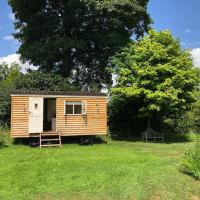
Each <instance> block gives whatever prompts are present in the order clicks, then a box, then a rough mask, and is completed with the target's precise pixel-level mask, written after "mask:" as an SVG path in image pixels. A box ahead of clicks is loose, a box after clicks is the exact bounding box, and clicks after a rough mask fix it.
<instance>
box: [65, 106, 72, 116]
mask: <svg viewBox="0 0 200 200" xmlns="http://www.w3.org/2000/svg"><path fill="white" fill-rule="evenodd" d="M65 112H66V113H65V114H73V105H68V104H66V106H65Z"/></svg>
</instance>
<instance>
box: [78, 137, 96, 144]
mask: <svg viewBox="0 0 200 200" xmlns="http://www.w3.org/2000/svg"><path fill="white" fill-rule="evenodd" d="M93 142H94V137H93V136H84V137H81V145H93Z"/></svg>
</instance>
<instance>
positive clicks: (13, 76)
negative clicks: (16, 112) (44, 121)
mask: <svg viewBox="0 0 200 200" xmlns="http://www.w3.org/2000/svg"><path fill="white" fill-rule="evenodd" d="M75 88H76V89H78V87H76V86H73V85H72V84H70V82H69V80H68V79H66V78H63V77H62V76H60V75H57V74H53V73H43V72H41V71H31V70H30V71H28V72H27V73H26V74H22V73H21V72H20V67H19V66H18V65H17V64H15V63H14V64H12V65H11V67H10V68H9V67H8V66H7V65H6V64H3V65H0V126H6V125H9V123H10V106H11V105H10V104H11V97H10V94H11V93H12V92H13V91H14V90H16V89H29V90H51V91H69V90H75Z"/></svg>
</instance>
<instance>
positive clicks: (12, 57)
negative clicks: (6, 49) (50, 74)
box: [0, 54, 37, 73]
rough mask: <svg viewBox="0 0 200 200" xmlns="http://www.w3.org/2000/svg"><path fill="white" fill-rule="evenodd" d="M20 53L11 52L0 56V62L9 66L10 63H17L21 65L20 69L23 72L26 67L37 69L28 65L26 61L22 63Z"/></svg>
mask: <svg viewBox="0 0 200 200" xmlns="http://www.w3.org/2000/svg"><path fill="white" fill-rule="evenodd" d="M19 57H20V55H19V54H11V55H8V56H5V57H0V64H2V63H6V64H8V66H9V67H10V66H11V64H12V63H17V64H19V65H20V67H21V71H22V72H23V73H24V72H26V71H27V69H37V67H35V66H33V65H30V64H29V63H28V62H26V63H24V64H23V63H22V62H21V61H20V60H19Z"/></svg>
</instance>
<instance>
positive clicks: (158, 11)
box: [0, 0, 200, 57]
mask: <svg viewBox="0 0 200 200" xmlns="http://www.w3.org/2000/svg"><path fill="white" fill-rule="evenodd" d="M148 10H149V13H150V15H151V17H152V19H153V21H154V24H153V27H154V28H155V29H156V30H163V29H169V30H171V32H172V33H173V35H174V36H175V37H177V38H179V39H180V42H181V45H182V47H183V48H189V49H198V48H200V23H199V19H200V11H199V10H200V0H162V1H158V0H150V1H149V9H148ZM13 31H14V27H13V16H12V13H11V8H10V7H9V6H8V4H7V0H0V57H5V56H9V55H12V54H15V53H16V51H17V49H18V47H19V43H18V42H17V41H15V40H13V38H12V37H11V33H12V32H13Z"/></svg>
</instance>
